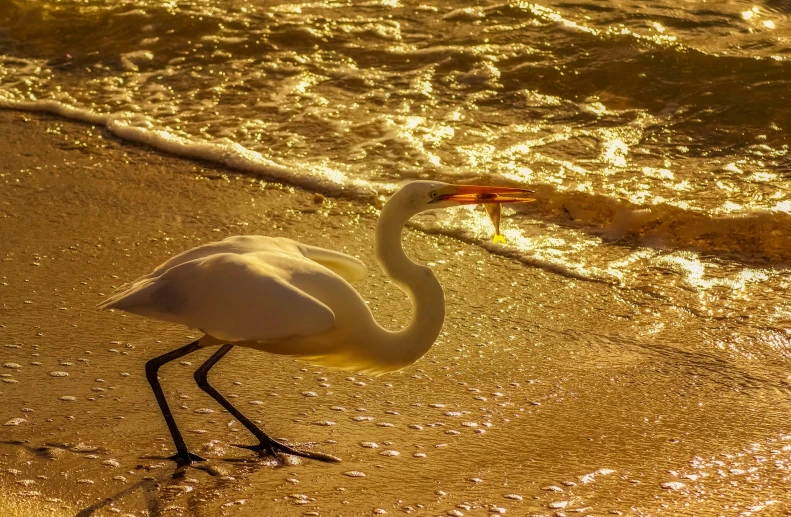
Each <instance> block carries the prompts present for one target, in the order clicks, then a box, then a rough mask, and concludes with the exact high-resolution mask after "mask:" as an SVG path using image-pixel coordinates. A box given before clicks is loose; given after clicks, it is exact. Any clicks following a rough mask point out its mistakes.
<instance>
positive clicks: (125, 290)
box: [96, 278, 156, 312]
mask: <svg viewBox="0 0 791 517" xmlns="http://www.w3.org/2000/svg"><path fill="white" fill-rule="evenodd" d="M155 280H156V279H152V278H141V279H138V280H135V281H134V282H132V283H131V284H124V285H122V286H121V287H119V288H118V289H116V291H115V292H114V293H113V294H112V295H110V296H109V297H108V298H107V299H106V300H104V301H102V302H100V303H99V304H98V305H97V306H96V307H97V308H98V309H99V310H107V309H121V310H125V311H130V309H132V308H134V307H136V306H143V305H147V304H149V303H150V301H151V290H152V287H153V284H154V281H155ZM130 312H134V311H130Z"/></svg>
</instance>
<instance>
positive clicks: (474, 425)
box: [461, 422, 478, 427]
mask: <svg viewBox="0 0 791 517" xmlns="http://www.w3.org/2000/svg"><path fill="white" fill-rule="evenodd" d="M461 425H462V426H463V427H478V423H477V422H462V423H461Z"/></svg>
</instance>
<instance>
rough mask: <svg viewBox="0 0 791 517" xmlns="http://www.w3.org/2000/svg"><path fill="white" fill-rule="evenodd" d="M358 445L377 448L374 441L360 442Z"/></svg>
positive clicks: (377, 445)
mask: <svg viewBox="0 0 791 517" xmlns="http://www.w3.org/2000/svg"><path fill="white" fill-rule="evenodd" d="M360 447H365V448H366V449H377V448H379V444H378V443H376V442H360Z"/></svg>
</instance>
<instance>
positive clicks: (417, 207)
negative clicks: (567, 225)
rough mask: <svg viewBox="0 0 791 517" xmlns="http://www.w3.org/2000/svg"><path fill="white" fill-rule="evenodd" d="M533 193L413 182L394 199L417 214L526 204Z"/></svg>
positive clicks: (521, 190) (501, 188)
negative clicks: (463, 208)
mask: <svg viewBox="0 0 791 517" xmlns="http://www.w3.org/2000/svg"><path fill="white" fill-rule="evenodd" d="M532 193H533V191H532V190H525V189H521V188H511V187H490V186H484V185H453V184H450V183H443V182H441V181H413V182H410V183H407V184H406V185H404V186H403V187H401V190H399V191H398V192H396V193H395V194H394V195H393V198H392V200H393V201H396V200H397V201H398V202H399V203H401V204H403V207H404V208H405V209H407V210H408V211H411V212H413V213H417V212H422V211H423V210H431V209H434V208H449V207H452V206H459V205H478V204H481V203H525V202H528V201H533V198H531V197H529V194H532Z"/></svg>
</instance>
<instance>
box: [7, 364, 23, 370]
mask: <svg viewBox="0 0 791 517" xmlns="http://www.w3.org/2000/svg"><path fill="white" fill-rule="evenodd" d="M3 368H10V369H12V370H18V369H19V368H22V365H21V364H17V363H5V364H4V365H3Z"/></svg>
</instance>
